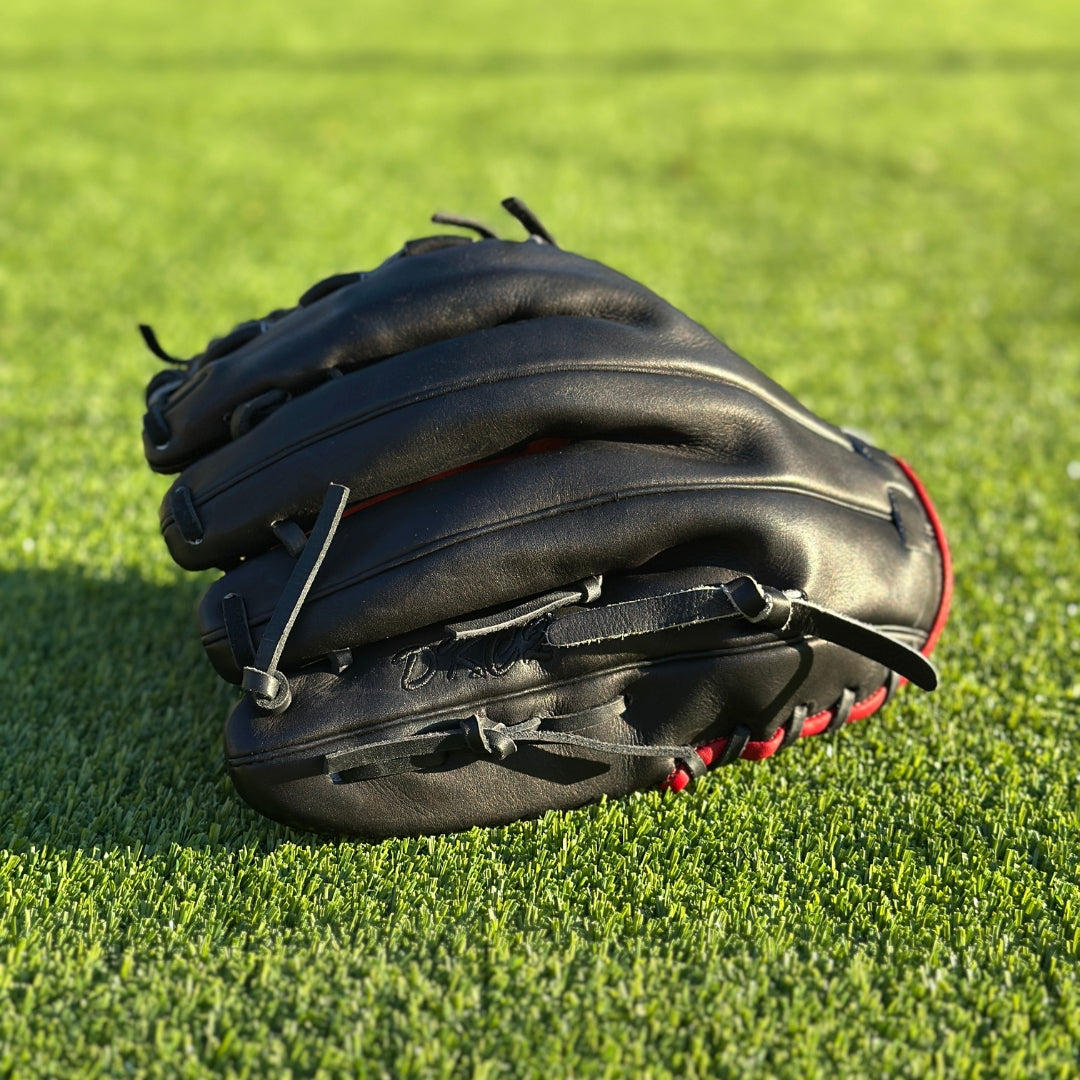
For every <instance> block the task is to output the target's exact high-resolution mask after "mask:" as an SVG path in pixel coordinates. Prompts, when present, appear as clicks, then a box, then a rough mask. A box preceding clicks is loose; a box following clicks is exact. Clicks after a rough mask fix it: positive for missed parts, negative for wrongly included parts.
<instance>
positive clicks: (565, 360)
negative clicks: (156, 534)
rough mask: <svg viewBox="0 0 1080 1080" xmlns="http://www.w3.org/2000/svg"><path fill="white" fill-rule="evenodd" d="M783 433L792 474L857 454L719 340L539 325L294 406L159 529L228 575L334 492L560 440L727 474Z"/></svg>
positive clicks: (344, 381)
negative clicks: (817, 460) (827, 456)
mask: <svg viewBox="0 0 1080 1080" xmlns="http://www.w3.org/2000/svg"><path fill="white" fill-rule="evenodd" d="M781 418H783V419H786V420H794V421H795V423H793V424H792V423H788V424H784V423H781V422H778V421H779V420H781ZM786 428H790V429H792V431H793V432H794V433H795V435H796V436H797V437H798V438H799V439H800V443H801V445H800V447H799V453H798V454H795V455H793V456H792V467H795V468H797V467H798V459H799V457H800V456H801V457H802V459H803V460H812V456H813V454H814V453H817V452H818V447H817V445H816V444H817V443H819V442H821V441H822V440H823V439H824V440H825V441H826V442H827V443H830V444H833V455H834V457H837V458H838V460H840V461H845V460H846V459H847V458H848V457H850V456H851V453H852V451H851V443H850V441H849V440H848V439H847V438H845V437H844V436H843V435H842V434H841V433H840V432H839V431H837V429H835V428H833V427H832V426H831V425H828V424H825V423H824V422H823V421H821V420H819V419H818V418H817V417H814V416H813V415H812V414H811V413H809V412H807V411H806V410H805V409H803V408H802V407H801V406H799V405H798V404H797V403H796V402H795V401H794V400H793V399H792V398H790V397H789V396H788V395H787V394H786V393H785V392H784V391H783V390H781V389H780V388H779V387H778V386H776V385H775V384H774V383H772V382H771V381H770V380H769V379H767V378H766V377H765V376H764V375H762V374H761V373H760V372H758V371H757V370H756V369H754V368H753V367H751V366H750V365H749V364H747V363H746V362H745V361H744V360H742V359H741V358H740V357H738V356H736V355H735V354H734V353H732V352H731V351H730V350H728V349H727V348H726V347H725V346H723V345H722V344H721V343H720V342H718V341H715V340H714V341H713V343H712V347H711V348H709V349H697V350H690V349H687V348H686V347H685V346H683V345H681V344H680V345H676V344H675V343H672V342H669V341H667V340H665V339H659V340H658V339H657V335H655V334H653V333H651V332H648V331H645V330H642V329H640V328H637V327H632V326H627V325H624V324H621V323H615V322H611V321H608V320H603V319H588V320H583V319H571V318H555V319H542V320H536V319H534V320H530V321H528V322H520V323H513V324H510V325H507V326H502V327H497V328H495V329H493V330H490V331H486V332H484V333H482V334H476V335H472V336H470V337H468V338H464V339H460V338H459V339H454V340H452V341H448V342H440V343H439V344H437V345H432V346H428V347H426V348H423V349H419V350H415V351H413V352H411V353H407V354H403V355H401V356H397V357H393V358H391V359H388V360H386V361H384V362H383V363H381V364H376V365H372V366H370V367H367V368H362V369H360V370H358V371H356V372H354V373H353V374H350V375H347V376H344V377H342V378H340V379H337V380H335V381H334V382H333V383H332V384H326V385H323V386H321V387H319V388H317V389H315V390H313V391H311V392H310V393H308V394H305V395H304V396H303V397H301V398H298V399H297V400H295V401H293V402H290V403H289V404H288V405H285V406H283V407H282V408H281V409H280V410H278V411H277V412H276V413H275V414H274V415H273V416H270V417H269V418H268V419H267V420H266V421H265V422H264V423H263V424H261V425H260V426H259V427H258V428H256V429H255V430H254V431H252V432H250V433H249V434H248V435H246V436H245V437H244V438H242V439H238V440H236V441H235V442H232V443H229V444H228V445H226V446H224V447H222V448H221V449H219V450H217V451H216V452H214V453H212V454H210V455H208V456H207V457H205V458H203V459H202V460H200V461H198V462H196V463H195V464H194V465H193V466H191V467H190V468H189V469H187V470H185V472H184V473H183V474H182V475H181V476H180V478H179V479H178V480H177V481H176V483H175V484H174V485H173V487H172V488H171V489H170V491H169V492H168V493H167V494H166V497H165V499H164V501H163V503H162V510H161V521H162V531H163V534H164V536H165V540H166V543H167V544H168V546H169V550H170V551H171V553H172V555H173V557H174V558H175V559H176V560H177V562H179V563H180V565H182V566H184V567H186V568H187V569H190V570H199V569H206V568H208V567H211V566H229V565H232V564H233V563H234V562H236V561H237V560H238V559H240V558H242V557H247V556H250V555H253V554H258V553H259V552H261V551H266V550H268V549H269V548H271V547H274V546H276V545H277V543H278V542H279V541H278V539H277V537H276V535H275V532H274V529H273V525H274V523H276V522H280V521H283V520H290V521H294V522H296V523H298V525H299V526H300V527H301V528H303V529H308V528H309V527H310V525H311V523H312V522H313V521H314V518H315V516H316V515H317V513H318V510H319V506H320V503H321V500H322V498H323V495H324V493H325V490H326V484H327V483H328V481H329V480H334V481H335V482H337V483H341V484H344V485H346V486H347V487H349V488H350V490H351V496H350V498H351V502H352V503H354V504H355V503H359V502H362V501H365V500H368V499H371V498H373V497H375V496H379V495H383V494H385V493H387V492H392V491H397V490H399V489H401V488H404V487H407V486H409V485H412V484H417V483H420V482H423V481H426V480H429V479H430V478H432V477H435V476H438V475H443V474H445V473H446V472H448V471H450V470H453V469H459V468H463V467H466V466H470V465H473V464H475V463H477V462H481V461H483V460H485V459H488V458H491V457H493V456H499V455H502V454H506V453H508V452H514V451H515V449H516V448H520V447H521V446H523V445H525V444H527V443H530V442H532V441H535V440H541V439H548V438H562V439H571V440H580V439H590V438H606V439H612V440H616V441H619V440H625V441H641V442H654V443H658V444H662V445H668V446H689V447H693V448H695V449H696V450H699V451H707V452H709V453H711V454H713V455H714V457H715V458H716V460H717V461H726V460H730V459H732V458H742V457H745V456H746V453H747V446H748V445H749V444H752V445H755V446H757V445H758V444H761V446H762V450H763V454H764V457H763V460H765V461H772V460H773V459H774V457H775V455H776V454H777V453H778V452H779V451H781V450H782V449H783V448H784V447H785V446H786V445H788V444H790V441H791V440H790V439H787V438H786V436H785V429H786ZM808 451H809V452H808ZM846 482H847V481H846V478H844V479H842V480H841V481H840V483H841V486H842V485H843V484H845V483H846ZM841 489H842V487H841Z"/></svg>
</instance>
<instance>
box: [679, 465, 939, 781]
mask: <svg viewBox="0 0 1080 1080" xmlns="http://www.w3.org/2000/svg"><path fill="white" fill-rule="evenodd" d="M893 460H894V461H895V462H896V464H897V465H899V466H900V468H901V469H902V470H903V472H904V475H905V476H906V477H907V478H908V480H910V481H911V486H912V487H913V488H914V489H915V494H916V495H918V497H919V501H920V502H921V503H922V506H923V509H924V510H925V511H926V516H927V518H928V519H929V520H930V527H931V528H932V529H933V530H934V539H935V540H936V541H937V545H938V550H939V551H940V552H941V581H942V585H941V600H940V602H939V603H938V610H937V614H936V615H935V616H934V622H933V624H932V625H931V627H930V632H929V634H928V635H927V638H926V644H925V645H923V647H922V648H921V649H920V650H919V651H920V652H921V653H922V654H923V656H929V655H930V653H931V652H933V650H934V646H935V645H936V644H937V643H938V639H939V638H940V637H941V632H942V630H944V629H945V623H946V622H947V621H948V618H949V608H950V607H951V606H952V595H953V569H952V554H951V553H950V551H949V542H948V540H946V538H945V530H944V528H943V527H942V525H941V518H939V517H938V513H937V510H936V509H935V508H934V504H933V503H932V502H931V501H930V496H929V494H928V493H927V490H926V488H925V487H924V486H923V482H922V481H921V480H920V479H919V478H918V476H916V475H915V472H914V470H913V469H912V468H911V466H910V465H909V464H908V463H907V462H906V461H902V460H901V459H900V458H894V459H893ZM906 682H907V679H901V683H906ZM886 694H887V691H886V688H885V687H884V686H880V687H878V689H877V690H875V691H874V693H872V694H871V695H870V696H869V697H868V698H867V699H866V700H865V701H860V702H857V703H856V704H855V705H854V706H852V709H851V715H850V716H849V717H848V719H847V722H848V723H849V724H852V723H854V722H855V721H856V720H865V719H866V717H868V716H870V715H872V714H873V713H875V712H877V711H878V709H880V708H881V706H882V705H884V704H885V697H886ZM835 715H836V708H835V706H834V707H833V708H831V709H825V710H824V711H823V712H819V713H815V714H814V715H813V716H808V717H807V718H806V721H805V722H804V723H803V729H802V733H801V734H800V736H799V738H801V739H805V738H808V737H809V736H811V735H820V734H821V733H822V732H823V731H824V730H825V729H826V728H827V727H828V726H829V723H830V722H831V721H832V718H833V717H834V716H835ZM728 738H729V736H727V735H725V736H724V737H723V738H720V739H713V740H712V742H707V743H705V745H704V746H699V747H697V752H698V756H699V757H700V758H701V760H702V761H704V762H705V764H706V765H711V764H712V763H713V762H714V761H715V760H716V759H717V758H719V757H720V756H721V755H722V754H723V753H724V748H725V747H726V746H727V743H728ZM783 741H784V729H783V728H778V729H777V730H776V731H775V732H774V733H773V736H772V738H771V739H763V740H761V741H760V742H748V743H747V744H746V746H744V747H743V751H742V753H741V754H740V755H739V757H741V758H744V759H746V760H747V761H761V760H762V759H763V758H767V757H772V755H773V754H775V753H776V751H777V750H779V749H780V744H781V743H782V742H783ZM689 783H690V774H689V773H688V772H687V771H686V770H685V769H683V768H676V769H675V771H674V772H673V773H672V774H671V775H670V776H669V777H668V778H667V779H666V780H665V781H664V782H663V784H661V785H660V790H661V791H682V790H683V788H685V787H686V786H687V784H689Z"/></svg>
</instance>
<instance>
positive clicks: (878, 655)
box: [546, 577, 938, 690]
mask: <svg viewBox="0 0 1080 1080" xmlns="http://www.w3.org/2000/svg"><path fill="white" fill-rule="evenodd" d="M735 618H741V619H745V620H746V621H747V622H750V623H752V624H754V625H755V626H757V627H758V628H759V629H761V630H768V631H772V632H782V631H784V630H787V629H789V628H791V627H795V628H797V629H798V630H799V631H800V632H801V633H803V634H806V635H813V636H816V637H820V638H823V639H824V640H826V641H831V642H833V643H834V644H836V645H840V646H842V647H843V648H845V649H850V650H851V651H852V652H854V653H858V655H860V656H864V657H866V658H867V659H868V660H874V661H876V662H877V663H879V664H881V665H883V666H884V667H887V668H890V669H891V670H893V671H896V672H899V674H901V675H902V676H904V678H906V679H909V680H910V681H911V682H913V683H915V685H916V686H921V687H922V688H923V689H924V690H933V689H934V688H935V687H936V686H937V681H938V679H937V671H936V670H935V668H934V665H933V664H931V663H930V661H929V660H927V658H926V657H925V656H923V655H922V653H920V652H917V651H916V650H915V649H912V648H911V647H910V646H908V645H905V644H904V643H903V642H901V641H898V640H896V638H893V637H889V636H888V635H887V634H884V633H882V632H881V631H880V630H878V629H877V628H876V627H874V626H870V625H869V624H868V623H864V622H860V621H859V620H858V619H852V618H850V617H849V616H847V615H841V614H840V613H839V612H836V611H831V610H829V609H828V608H824V607H821V606H819V605H818V604H812V603H810V601H809V600H807V599H806V597H805V596H804V595H803V594H802V593H800V592H796V591H794V590H789V591H787V592H783V591H781V590H780V589H774V588H771V587H762V586H761V585H759V584H758V583H757V582H756V581H755V580H754V579H753V578H752V577H739V578H736V579H735V580H734V581H731V582H729V583H728V584H726V585H701V586H696V587H694V588H690V589H683V590H680V591H678V592H673V593H664V594H662V595H660V596H647V597H643V598H642V599H640V600H627V601H624V602H622V603H616V604H605V605H603V606H600V607H593V608H581V609H579V610H577V611H573V612H570V613H569V614H566V615H563V616H561V617H558V618H556V619H554V620H553V621H552V623H551V625H550V626H549V627H548V630H547V635H546V639H547V643H548V644H549V645H551V646H553V647H554V648H571V647H573V646H575V645H588V644H591V643H593V642H599V641H610V640H613V639H616V640H617V639H620V638H627V637H633V636H635V635H638V634H650V633H654V632H656V631H659V630H670V629H675V628H678V627H682V626H693V625H696V624H699V623H707V622H716V621H719V620H722V619H735Z"/></svg>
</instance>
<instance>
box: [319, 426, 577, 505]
mask: <svg viewBox="0 0 1080 1080" xmlns="http://www.w3.org/2000/svg"><path fill="white" fill-rule="evenodd" d="M569 445H570V440H569V439H560V438H550V439H533V441H532V442H531V443H527V444H526V445H525V446H524V447H523V448H522V449H521V450H518V451H517V452H516V453H513V454H500V455H498V456H496V457H489V458H483V459H482V460H480V461H470V462H469V464H468V465H458V466H457V467H456V468H453V469H447V470H446V472H441V473H436V474H435V475H434V476H429V477H427V478H426V479H424V480H417V481H416V482H415V483H412V484H406V485H405V486H404V487H399V488H394V489H393V491H384V492H383V493H382V494H381V495H372V496H371V498H370V499H364V500H363V502H358V503H353V505H352V506H350V507H349V508H348V509H347V510H346V511H345V513H344V514H342V515H341V516H342V517H349V516H350V515H351V514H355V513H357V512H358V511H360V510H366V509H367V508H368V507H369V506H374V505H375V504H376V503H381V502H384V501H385V500H386V499H392V498H393V497H394V496H395V495H403V494H404V493H405V492H406V491H412V490H413V489H414V488H418V487H423V486H424V484H433V483H435V481H436V480H445V479H446V478H447V477H448V476H456V475H457V474H458V473H463V472H471V471H472V470H473V469H480V468H483V467H484V466H485V465H500V464H502V462H504V461H514V460H515V459H516V458H522V457H528V456H529V455H530V454H546V453H547V452H548V451H549V450H561V449H562V448H563V447H564V446H569Z"/></svg>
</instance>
